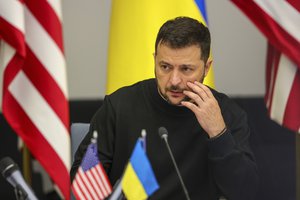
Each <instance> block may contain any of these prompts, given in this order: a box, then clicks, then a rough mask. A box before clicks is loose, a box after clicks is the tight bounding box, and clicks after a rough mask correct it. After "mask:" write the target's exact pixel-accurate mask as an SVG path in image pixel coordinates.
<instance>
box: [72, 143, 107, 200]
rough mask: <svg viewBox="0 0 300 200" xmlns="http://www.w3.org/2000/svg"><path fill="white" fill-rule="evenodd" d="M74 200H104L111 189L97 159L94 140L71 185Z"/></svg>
mask: <svg viewBox="0 0 300 200" xmlns="http://www.w3.org/2000/svg"><path fill="white" fill-rule="evenodd" d="M72 190H73V192H74V195H75V197H76V199H81V200H84V199H104V198H106V197H107V196H108V195H110V194H111V192H112V187H111V185H110V182H109V180H108V178H107V176H106V173H105V171H104V169H103V167H102V165H101V163H100V161H99V159H98V151H97V145H96V142H95V140H94V141H92V143H91V144H90V145H89V146H88V148H87V150H86V153H85V155H84V157H83V159H82V162H81V165H80V167H79V168H78V171H77V173H76V175H75V178H74V180H73V183H72Z"/></svg>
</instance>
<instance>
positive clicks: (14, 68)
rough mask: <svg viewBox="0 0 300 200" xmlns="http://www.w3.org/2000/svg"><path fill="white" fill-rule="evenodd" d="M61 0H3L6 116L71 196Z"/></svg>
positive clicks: (0, 3) (0, 31) (2, 60)
mask: <svg viewBox="0 0 300 200" xmlns="http://www.w3.org/2000/svg"><path fill="white" fill-rule="evenodd" d="M60 8H61V7H60V2H59V1H44V0H36V1H30V0H24V1H21V0H20V1H17V0H10V1H5V0H4V1H0V38H1V39H0V42H1V49H0V53H1V57H0V64H1V70H3V99H2V110H3V115H4V117H5V118H6V120H7V122H8V123H9V124H10V126H11V127H12V128H13V130H14V131H15V132H16V133H17V134H18V135H19V136H20V137H21V138H22V140H23V141H24V142H25V144H26V145H27V147H28V148H29V150H30V152H31V153H32V155H33V156H34V157H35V158H36V159H37V160H38V161H39V162H40V163H41V164H42V166H43V167H44V169H45V170H46V171H47V172H48V173H49V175H50V177H51V178H52V180H53V181H54V183H55V184H56V185H57V186H58V188H59V189H60V192H61V193H62V194H63V196H64V198H65V199H69V197H70V178H69V170H70V164H71V163H70V136H69V109H68V95H67V84H66V83H67V81H66V66H65V58H64V51H63V40H62V14H61V10H60Z"/></svg>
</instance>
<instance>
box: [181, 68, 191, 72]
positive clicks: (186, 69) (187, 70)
mask: <svg viewBox="0 0 300 200" xmlns="http://www.w3.org/2000/svg"><path fill="white" fill-rule="evenodd" d="M182 71H184V72H190V71H193V69H192V68H190V67H183V68H182Z"/></svg>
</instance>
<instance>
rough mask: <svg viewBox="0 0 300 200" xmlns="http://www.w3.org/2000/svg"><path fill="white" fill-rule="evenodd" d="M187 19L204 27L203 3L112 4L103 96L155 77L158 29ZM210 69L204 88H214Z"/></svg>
mask: <svg viewBox="0 0 300 200" xmlns="http://www.w3.org/2000/svg"><path fill="white" fill-rule="evenodd" d="M178 16H188V17H192V18H195V19H198V20H199V21H201V22H203V23H204V24H206V20H205V18H206V11H205V5H204V0H163V1H161V0H151V1H143V0H113V1H112V10H111V18H110V35H109V47H108V63H107V83H106V92H107V94H110V93H112V92H114V91H115V90H116V89H118V88H120V87H122V86H126V85H130V84H133V83H135V82H138V81H141V80H143V79H147V78H152V77H154V58H153V53H154V45H155V38H156V35H157V33H158V30H159V28H160V27H161V25H162V24H163V23H164V22H166V21H167V20H169V19H173V18H175V17H178ZM213 77H214V76H213V71H212V68H211V70H210V72H209V73H208V75H207V77H206V78H205V81H204V82H205V84H207V85H209V86H211V87H214V80H213Z"/></svg>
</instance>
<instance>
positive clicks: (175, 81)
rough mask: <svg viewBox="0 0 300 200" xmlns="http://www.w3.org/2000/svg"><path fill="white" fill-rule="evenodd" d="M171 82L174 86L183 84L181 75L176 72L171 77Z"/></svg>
mask: <svg viewBox="0 0 300 200" xmlns="http://www.w3.org/2000/svg"><path fill="white" fill-rule="evenodd" d="M170 82H171V84H172V85H179V84H180V83H181V77H180V73H179V72H178V71H176V70H174V71H173V72H172V74H171V77H170Z"/></svg>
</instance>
